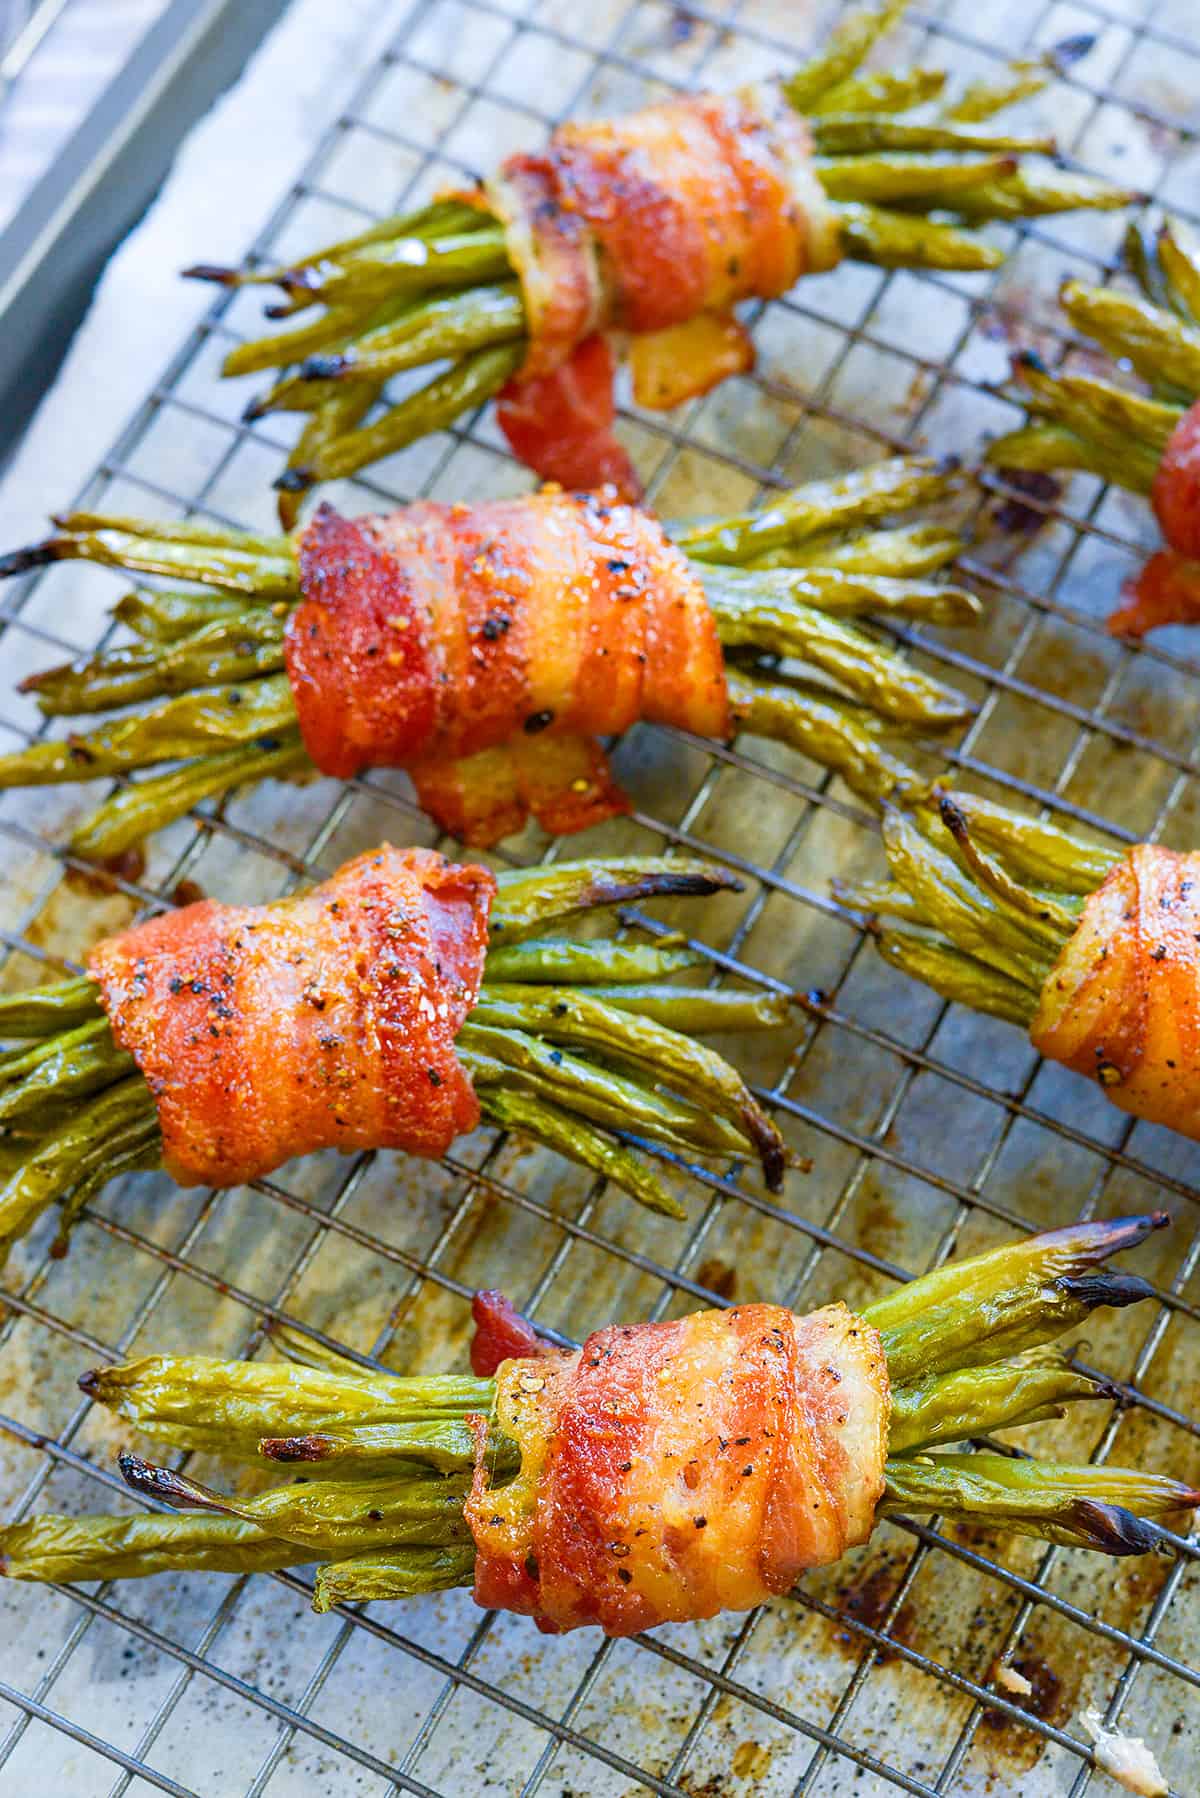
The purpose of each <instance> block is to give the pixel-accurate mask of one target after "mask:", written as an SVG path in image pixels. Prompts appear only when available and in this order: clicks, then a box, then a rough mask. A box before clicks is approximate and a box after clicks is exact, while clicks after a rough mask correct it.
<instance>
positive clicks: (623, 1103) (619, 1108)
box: [457, 1022, 748, 1155]
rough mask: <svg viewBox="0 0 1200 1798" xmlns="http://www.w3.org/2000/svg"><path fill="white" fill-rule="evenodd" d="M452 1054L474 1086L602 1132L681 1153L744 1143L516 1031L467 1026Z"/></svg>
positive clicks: (698, 1112)
mask: <svg viewBox="0 0 1200 1798" xmlns="http://www.w3.org/2000/svg"><path fill="white" fill-rule="evenodd" d="M457 1049H458V1053H459V1057H460V1059H461V1060H462V1062H463V1064H464V1066H465V1067H466V1068H467V1069H468V1071H469V1072H470V1074H471V1076H472V1078H473V1079H474V1080H475V1081H476V1083H477V1084H482V1085H491V1084H495V1083H497V1082H496V1081H495V1077H494V1073H493V1070H494V1069H496V1068H498V1069H499V1070H500V1083H502V1084H504V1085H505V1086H506V1087H507V1086H508V1085H509V1084H511V1085H512V1086H513V1087H515V1088H517V1089H518V1090H524V1091H529V1092H533V1093H534V1094H535V1096H537V1097H539V1098H547V1099H549V1100H550V1101H551V1103H557V1104H560V1105H565V1106H567V1107H568V1109H569V1110H571V1111H573V1112H577V1113H578V1114H579V1115H580V1116H581V1117H584V1118H587V1119H589V1120H590V1121H591V1122H592V1123H595V1124H600V1125H602V1126H603V1127H604V1128H605V1129H607V1130H625V1131H630V1132H632V1133H634V1134H635V1135H641V1136H646V1137H648V1138H650V1139H651V1140H652V1141H654V1142H659V1143H663V1144H665V1145H666V1146H667V1147H670V1148H675V1149H679V1150H681V1151H693V1152H699V1153H701V1154H706V1155H715V1154H737V1153H738V1152H739V1151H742V1150H744V1149H745V1148H746V1147H747V1146H748V1145H747V1141H746V1138H745V1137H744V1136H743V1135H742V1134H741V1133H740V1132H738V1131H736V1130H735V1129H734V1128H733V1127H732V1125H730V1124H727V1123H726V1122H725V1120H724V1119H723V1118H721V1117H713V1116H710V1115H709V1114H708V1113H706V1112H705V1111H703V1110H702V1109H701V1108H700V1107H699V1106H696V1105H690V1104H688V1103H687V1102H686V1101H685V1100H683V1099H677V1098H674V1097H672V1096H669V1095H667V1094H662V1093H658V1092H654V1091H651V1089H650V1088H649V1087H647V1086H644V1085H642V1084H641V1083H640V1082H639V1081H637V1080H634V1079H632V1078H630V1076H629V1075H627V1074H623V1073H620V1072H618V1071H617V1070H616V1069H610V1068H602V1067H600V1066H599V1065H598V1064H597V1063H595V1062H591V1061H586V1060H584V1059H583V1058H581V1057H580V1056H578V1055H572V1054H571V1053H570V1052H569V1051H568V1050H566V1049H552V1048H550V1047H549V1045H548V1044H546V1043H543V1042H541V1041H540V1040H539V1039H538V1038H537V1037H535V1036H530V1035H528V1034H527V1033H526V1032H524V1031H521V1030H513V1029H503V1030H496V1029H491V1028H489V1027H487V1026H485V1025H479V1024H474V1023H470V1022H468V1023H467V1024H464V1026H463V1028H462V1030H461V1031H460V1033H459V1036H458V1042H457Z"/></svg>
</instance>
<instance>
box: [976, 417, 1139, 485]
mask: <svg viewBox="0 0 1200 1798" xmlns="http://www.w3.org/2000/svg"><path fill="white" fill-rule="evenodd" d="M1131 447H1132V449H1133V454H1132V455H1125V456H1121V455H1119V454H1118V453H1117V452H1116V451H1115V450H1112V449H1108V448H1104V447H1101V446H1100V445H1099V444H1095V443H1086V442H1085V441H1084V439H1083V438H1082V437H1078V436H1076V434H1075V432H1074V431H1068V430H1067V429H1066V427H1065V426H1063V425H1057V424H1047V423H1045V422H1044V421H1043V420H1038V422H1037V423H1036V424H1029V425H1024V426H1022V427H1021V428H1020V429H1018V430H1015V431H1008V432H1006V433H1005V434H1004V436H1002V437H997V438H995V439H994V440H993V441H992V442H991V443H990V444H989V445H988V447H987V450H986V452H985V460H986V461H988V462H990V463H992V464H993V466H995V467H997V468H1002V469H1003V468H1029V469H1034V470H1039V471H1040V470H1054V469H1062V468H1076V469H1079V470H1081V471H1082V472H1083V473H1085V474H1094V475H1098V476H1099V478H1100V479H1101V480H1102V481H1111V482H1112V483H1113V484H1114V485H1115V486H1117V487H1127V488H1128V489H1129V490H1130V491H1131V492H1133V493H1147V494H1148V493H1149V491H1150V488H1151V486H1152V484H1153V481H1154V476H1155V473H1156V472H1157V468H1156V467H1154V466H1151V464H1150V462H1149V460H1148V459H1147V458H1145V457H1143V456H1140V455H1139V454H1138V453H1137V446H1136V445H1133V446H1131Z"/></svg>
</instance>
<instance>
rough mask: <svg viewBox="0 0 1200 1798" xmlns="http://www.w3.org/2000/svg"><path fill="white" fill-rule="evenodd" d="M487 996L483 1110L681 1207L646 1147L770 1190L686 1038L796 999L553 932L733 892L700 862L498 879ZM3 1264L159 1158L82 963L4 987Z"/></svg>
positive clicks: (478, 1027)
mask: <svg viewBox="0 0 1200 1798" xmlns="http://www.w3.org/2000/svg"><path fill="white" fill-rule="evenodd" d="M498 879H499V893H498V896H497V899H496V903H495V905H494V907H493V909H492V915H491V921H490V925H489V950H488V956H487V962H486V965H485V969H484V982H483V986H482V988H481V990H480V993H479V998H478V1001H477V1003H476V1005H475V1008H474V1010H473V1011H472V1012H471V1014H470V1016H469V1017H468V1019H467V1021H466V1023H465V1024H464V1025H463V1028H462V1031H461V1032H460V1034H459V1037H458V1040H457V1049H458V1053H459V1056H460V1058H461V1060H462V1062H463V1064H464V1066H465V1067H466V1068H467V1070H468V1072H469V1073H470V1075H471V1079H472V1081H473V1083H474V1085H475V1089H476V1092H477V1093H478V1096H479V1101H480V1106H481V1109H482V1112H483V1115H484V1117H485V1118H486V1119H487V1120H488V1121H489V1122H491V1123H493V1124H497V1125H499V1126H501V1127H502V1128H504V1129H511V1130H515V1131H518V1132H519V1133H520V1134H521V1135H523V1136H527V1137H531V1138H533V1139H534V1140H535V1141H537V1142H540V1143H543V1144H545V1145H546V1146H547V1147H549V1148H551V1149H555V1150H557V1151H558V1152H559V1153H560V1154H562V1155H565V1156H566V1157H567V1158H568V1159H569V1160H572V1161H575V1162H577V1163H579V1164H580V1165H581V1166H583V1167H586V1168H590V1169H592V1170H593V1171H594V1172H595V1173H597V1174H602V1175H603V1176H605V1177H606V1178H607V1179H610V1180H612V1181H613V1182H614V1184H616V1185H617V1186H619V1187H621V1188H623V1189H624V1191H626V1192H628V1193H630V1194H632V1196H633V1197H634V1198H635V1199H637V1200H639V1201H640V1202H641V1203H642V1204H643V1205H646V1206H648V1207H649V1208H650V1209H651V1210H653V1211H659V1212H663V1213H665V1214H666V1215H667V1216H669V1217H683V1216H684V1215H685V1212H684V1209H683V1207H682V1206H681V1204H680V1203H679V1201H678V1199H676V1198H675V1197H674V1196H673V1195H672V1194H671V1193H670V1192H669V1191H668V1190H667V1188H666V1186H665V1185H664V1184H663V1181H662V1178H661V1177H660V1175H659V1174H658V1173H657V1172H656V1171H655V1169H654V1167H653V1166H652V1165H651V1164H650V1162H649V1161H647V1159H646V1157H645V1155H644V1154H643V1153H641V1152H640V1150H639V1145H645V1144H647V1143H648V1144H652V1145H658V1146H659V1147H661V1148H662V1149H664V1150H666V1151H668V1152H670V1153H672V1154H674V1155H676V1156H683V1157H685V1158H687V1157H692V1156H698V1157H700V1158H702V1159H712V1158H714V1157H717V1158H727V1157H734V1158H738V1157H742V1156H747V1155H749V1156H750V1157H752V1158H754V1159H756V1160H758V1161H759V1162H760V1163H761V1165H762V1169H763V1172H764V1175H765V1177H766V1180H767V1183H768V1185H769V1186H771V1187H772V1188H773V1189H774V1188H778V1187H779V1186H780V1185H781V1184H782V1180H783V1175H784V1171H785V1168H786V1167H787V1165H788V1154H787V1150H786V1149H785V1147H784V1144H783V1142H782V1140H781V1138H780V1136H779V1132H778V1131H777V1130H776V1128H775V1126H774V1124H773V1123H772V1122H771V1120H770V1118H769V1117H768V1116H767V1115H766V1113H765V1112H764V1111H763V1109H762V1107H761V1106H760V1105H759V1104H758V1102H757V1100H756V1099H755V1098H754V1096H753V1094H752V1093H751V1092H750V1091H749V1089H748V1088H747V1086H746V1084H745V1082H744V1081H743V1080H742V1078H741V1076H740V1075H739V1074H738V1073H737V1071H736V1070H735V1069H734V1068H733V1067H731V1066H730V1064H729V1063H728V1062H727V1061H726V1060H725V1059H724V1058H723V1057H722V1056H720V1055H718V1054H717V1053H716V1052H715V1051H714V1050H712V1049H709V1048H706V1047H704V1046H702V1045H701V1044H699V1043H696V1042H695V1041H693V1040H692V1039H693V1037H694V1036H697V1035H704V1034H712V1033H714V1032H737V1031H744V1030H769V1029H774V1028H777V1027H778V1026H779V1025H781V1024H782V1023H783V1022H784V1020H785V1019H786V1016H787V1000H786V999H785V998H781V997H780V996H778V995H775V994H770V993H747V992H742V991H738V990H736V989H734V988H729V989H725V988H710V987H695V986H686V985H672V984H671V981H672V978H673V977H674V976H675V975H676V974H678V973H680V972H682V971H684V970H687V969H690V968H696V967H698V966H700V965H703V963H704V962H705V959H706V958H705V957H704V956H703V955H702V954H701V953H700V952H699V951H698V950H695V949H690V948H688V947H686V946H680V945H679V943H678V941H675V942H671V941H670V940H667V941H661V940H660V941H658V942H655V943H639V942H636V941H632V940H630V941H626V940H623V939H622V940H607V939H603V938H588V939H586V940H581V939H577V938H574V937H572V936H571V935H569V934H559V927H561V926H564V925H566V924H568V923H569V922H570V920H572V919H577V918H580V917H582V916H583V915H584V914H587V913H591V912H595V911H597V910H600V909H602V908H604V907H606V906H613V905H623V904H627V903H629V902H631V901H634V900H638V899H644V898H653V897H655V896H658V895H669V896H674V897H678V896H681V895H688V894H705V893H713V892H716V891H718V890H720V889H723V888H724V889H735V890H736V889H737V888H738V886H739V884H740V883H739V882H738V881H737V880H735V879H733V878H732V877H731V876H729V875H727V874H725V873H724V872H723V871H722V870H720V869H717V868H714V867H712V866H710V865H709V864H707V863H703V862H695V861H685V860H668V859H667V858H665V857H655V856H632V857H624V858H621V859H614V860H612V861H608V862H599V861H593V862H561V863H558V864H557V865H556V866H553V867H549V868H538V869H536V870H530V871H527V870H518V871H510V872H507V873H502V874H501V875H500V876H499V877H498ZM0 1040H8V1041H9V1042H11V1043H12V1044H13V1046H12V1047H11V1048H9V1049H8V1050H7V1051H5V1052H3V1053H0V1259H2V1258H3V1254H4V1253H5V1252H6V1251H7V1248H8V1245H9V1244H11V1243H12V1242H13V1241H14V1240H15V1239H16V1238H17V1237H19V1236H22V1235H24V1233H25V1232H26V1231H27V1230H28V1229H30V1227H31V1226H32V1224H33V1223H34V1221H35V1220H36V1219H37V1218H38V1217H39V1216H41V1214H42V1213H43V1212H44V1211H45V1210H46V1209H47V1208H48V1207H49V1206H50V1205H51V1204H52V1203H53V1202H54V1201H55V1200H56V1199H57V1200H59V1201H61V1204H62V1216H61V1224H60V1227H59V1232H58V1239H57V1243H56V1245H55V1246H56V1248H57V1250H58V1251H59V1252H62V1251H63V1250H64V1249H65V1246H66V1240H67V1235H68V1232H69V1230H70V1228H71V1225H72V1224H73V1222H74V1221H75V1219H76V1218H77V1217H78V1215H79V1212H80V1210H81V1208H82V1207H83V1205H84V1204H86V1202H87V1200H88V1199H89V1198H90V1197H91V1196H92V1194H93V1193H95V1192H96V1191H97V1190H98V1189H99V1188H100V1187H102V1186H103V1185H105V1184H106V1183H107V1182H108V1181H109V1180H111V1179H113V1178H115V1177H116V1176H117V1175H118V1174H124V1173H127V1172H129V1171H130V1170H132V1169H135V1168H149V1167H157V1166H158V1164H159V1161H160V1157H161V1150H162V1144H161V1139H160V1135H159V1129H158V1122H157V1116H156V1112H155V1107H154V1100H153V1098H152V1097H151V1094H150V1091H149V1089H148V1087H147V1086H146V1084H145V1082H144V1081H143V1079H142V1077H141V1074H140V1073H139V1072H138V1071H137V1068H136V1066H135V1063H134V1061H133V1058H132V1057H131V1056H130V1055H128V1054H126V1053H125V1052H124V1051H123V1050H122V1049H120V1048H118V1047H117V1045H116V1043H115V1042H114V1040H113V1037H112V1034H111V1031H110V1029H109V1025H108V1020H107V1018H106V1017H105V1016H104V1015H103V1012H102V1010H101V1006H100V994H99V989H98V988H97V987H96V986H95V984H94V983H93V982H92V981H90V980H89V979H87V978H86V976H82V975H81V976H79V977H78V978H76V979H73V980H66V981H62V982H60V983H59V984H57V985H55V986H46V987H41V988H37V989H35V990H34V991H31V992H25V993H15V994H7V995H4V996H0Z"/></svg>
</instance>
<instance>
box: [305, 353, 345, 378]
mask: <svg viewBox="0 0 1200 1798" xmlns="http://www.w3.org/2000/svg"><path fill="white" fill-rule="evenodd" d="M353 363H354V358H353V357H352V356H346V355H334V356H329V355H327V356H310V357H309V358H308V360H307V361H306V362H302V363H301V365H300V378H301V380H303V381H332V380H335V379H336V378H337V376H338V375H342V374H345V372H346V370H347V369H348V368H351V367H353Z"/></svg>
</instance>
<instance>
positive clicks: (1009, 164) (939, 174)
mask: <svg viewBox="0 0 1200 1798" xmlns="http://www.w3.org/2000/svg"><path fill="white" fill-rule="evenodd" d="M813 166H814V168H815V170H816V173H817V177H818V179H819V180H820V183H821V186H822V187H823V188H824V189H825V192H826V194H827V195H828V197H829V198H830V199H831V200H833V201H835V202H838V201H840V202H842V203H843V204H844V203H846V202H848V201H849V202H854V203H859V204H861V203H866V204H867V205H885V206H895V205H896V204H897V203H903V202H904V201H915V202H916V203H918V204H919V205H921V206H923V207H924V206H931V207H932V206H938V207H944V208H945V209H946V210H948V211H951V212H954V211H957V210H958V209H959V204H960V201H962V200H963V198H964V193H965V192H969V190H970V189H972V188H986V189H987V190H989V191H991V192H995V191H997V190H1000V191H1002V183H1003V182H1004V181H1005V180H1007V179H1008V178H1009V177H1010V176H1012V175H1014V174H1015V172H1016V169H1017V160H1016V158H1015V157H1014V156H962V157H954V156H939V155H925V154H919V155H912V156H906V155H904V154H903V153H902V152H901V151H895V152H893V153H891V154H880V155H877V156H817V157H814V158H813Z"/></svg>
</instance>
